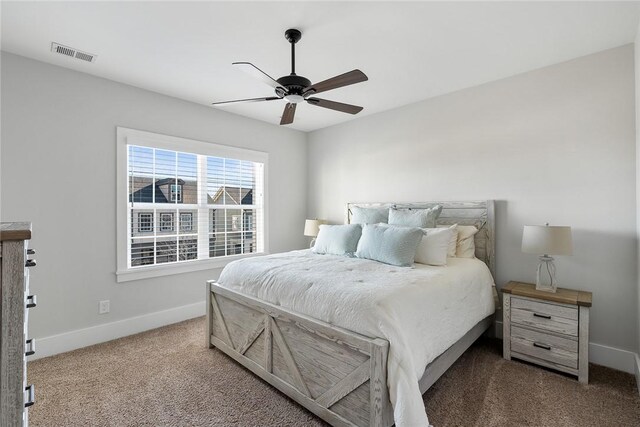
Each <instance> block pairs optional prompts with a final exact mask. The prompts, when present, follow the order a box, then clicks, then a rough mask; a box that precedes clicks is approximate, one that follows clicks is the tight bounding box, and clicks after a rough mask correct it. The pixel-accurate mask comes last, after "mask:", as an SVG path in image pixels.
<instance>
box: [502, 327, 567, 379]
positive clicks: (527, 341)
mask: <svg viewBox="0 0 640 427" xmlns="http://www.w3.org/2000/svg"><path fill="white" fill-rule="evenodd" d="M511 351H512V352H516V353H522V354H525V355H528V356H533V357H537V358H538V359H542V360H546V361H548V362H552V363H555V364H557V365H562V366H566V367H568V368H573V369H577V368H578V341H575V340H572V339H570V338H562V337H558V336H555V335H550V334H546V333H544V332H538V331H532V330H530V329H525V328H520V327H518V326H512V327H511Z"/></svg>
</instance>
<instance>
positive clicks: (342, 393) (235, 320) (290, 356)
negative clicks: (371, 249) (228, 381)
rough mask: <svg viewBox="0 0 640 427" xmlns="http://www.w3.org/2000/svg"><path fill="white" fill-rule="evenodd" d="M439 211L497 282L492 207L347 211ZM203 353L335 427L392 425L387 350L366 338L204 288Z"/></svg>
mask: <svg viewBox="0 0 640 427" xmlns="http://www.w3.org/2000/svg"><path fill="white" fill-rule="evenodd" d="M436 204H441V205H442V206H443V210H442V214H441V215H440V218H439V219H438V224H456V223H457V224H466V225H476V226H477V227H478V228H479V230H480V231H479V232H478V233H477V234H476V236H475V243H476V257H477V258H479V259H481V260H482V261H484V262H485V263H486V264H487V265H488V266H489V268H490V270H491V273H492V274H494V277H495V259H494V253H495V251H494V249H495V236H494V230H495V216H494V203H493V201H492V200H488V201H474V202H429V203H353V204H349V205H348V206H347V222H348V221H349V220H350V218H351V207H352V206H361V207H374V206H380V207H386V206H395V207H397V208H409V209H424V208H428V207H431V206H434V205H436ZM492 323H493V315H491V316H488V317H487V318H485V319H483V320H481V321H480V322H479V323H478V324H476V325H475V326H474V327H473V328H472V329H471V330H470V331H468V332H467V333H466V334H465V335H464V336H463V337H462V338H461V339H460V340H459V341H457V342H456V343H454V344H453V345H452V346H451V347H449V349H447V350H446V351H445V352H444V353H442V354H441V355H440V356H438V357H437V358H436V359H435V360H434V361H433V362H431V363H430V364H429V365H428V366H427V368H426V369H425V371H424V374H423V375H422V378H421V379H420V381H419V385H420V391H421V392H422V393H424V392H425V391H426V390H428V389H429V387H431V386H432V385H433V383H435V382H436V381H437V380H438V378H440V376H441V375H442V374H443V373H444V372H445V371H446V370H447V369H449V367H450V366H451V365H452V364H453V363H454V362H455V361H456V360H457V359H458V358H459V357H460V356H461V355H462V353H464V352H465V350H467V348H469V346H471V344H473V342H474V341H475V340H476V339H478V337H480V335H482V334H483V333H484V332H485V331H486V330H487V329H488V328H490V327H491V325H492ZM206 342H207V345H208V346H209V347H210V348H212V347H217V348H218V349H220V350H222V351H223V352H224V353H226V354H227V355H229V356H230V357H232V358H233V359H235V360H236V361H238V362H239V363H240V364H242V365H243V366H245V367H246V368H248V369H249V370H251V371H252V372H253V373H255V374H256V375H258V376H259V377H260V378H262V379H263V380H265V381H267V382H268V383H269V384H271V385H273V386H274V387H276V388H277V389H278V390H280V391H281V392H283V393H285V394H286V395H287V396H289V397H290V398H291V399H293V400H295V401H296V402H298V403H299V404H300V405H302V406H304V407H305V408H307V409H308V410H310V411H311V412H313V413H314V414H316V415H317V416H319V417H320V418H322V419H323V420H325V421H327V422H328V423H329V424H331V425H333V426H376V427H389V426H391V425H393V423H394V422H393V409H392V407H391V402H390V401H389V394H388V389H387V354H388V351H389V342H388V341H387V340H385V339H382V338H377V337H366V336H363V335H361V334H358V333H355V332H353V331H349V330H346V329H342V328H338V327H336V326H333V325H330V324H328V323H325V322H322V321H319V320H316V319H313V318H310V317H308V316H305V315H302V314H299V313H294V312H291V311H289V310H287V309H284V308H282V307H279V306H276V305H273V304H269V303H267V302H265V301H262V300H259V299H257V298H254V297H250V296H247V295H243V294H240V293H238V292H235V291H233V290H230V289H227V288H224V287H222V286H220V285H218V284H217V283H216V282H215V281H213V280H211V281H208V282H207V336H206Z"/></svg>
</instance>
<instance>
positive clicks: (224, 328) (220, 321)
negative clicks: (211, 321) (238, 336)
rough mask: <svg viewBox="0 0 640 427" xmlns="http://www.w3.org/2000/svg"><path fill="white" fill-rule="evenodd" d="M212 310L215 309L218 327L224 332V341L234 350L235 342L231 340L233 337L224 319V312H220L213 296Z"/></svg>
mask: <svg viewBox="0 0 640 427" xmlns="http://www.w3.org/2000/svg"><path fill="white" fill-rule="evenodd" d="M211 308H213V312H214V313H215V315H216V319H218V325H220V330H221V331H222V335H223V338H224V340H225V341H226V342H227V345H229V346H230V347H231V348H234V347H233V341H232V340H231V336H230V335H229V330H228V329H227V324H226V323H225V321H224V318H223V317H222V312H221V311H220V307H219V306H218V301H217V300H216V296H215V295H213V294H212V295H211Z"/></svg>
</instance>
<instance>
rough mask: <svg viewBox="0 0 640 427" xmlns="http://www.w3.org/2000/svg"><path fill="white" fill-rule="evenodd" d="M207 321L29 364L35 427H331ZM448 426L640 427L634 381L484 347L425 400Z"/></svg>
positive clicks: (436, 420)
mask: <svg viewBox="0 0 640 427" xmlns="http://www.w3.org/2000/svg"><path fill="white" fill-rule="evenodd" d="M204 324H205V322H204V318H198V319H194V320H189V321H186V322H182V323H178V324H176V325H171V326H167V327H164V328H160V329H156V330H153V331H149V332H145V333H142V334H138V335H134V336H131V337H126V338H122V339H119V340H115V341H111V342H108V343H105V344H100V345H96V346H93V347H88V348H85V349H81V350H76V351H73V352H70V353H66V354H61V355H58V356H53V357H50V358H46V359H41V360H36V361H34V362H30V363H29V381H30V382H32V383H35V384H36V404H35V406H33V407H32V408H31V410H30V424H31V426H32V427H38V426H47V427H63V426H64V427H72V426H83V427H85V426H194V427H195V426H322V425H325V424H324V423H323V422H322V421H320V420H319V419H318V418H316V417H315V416H314V415H313V414H311V413H309V412H308V411H306V410H305V409H303V408H301V407H300V406H298V405H297V404H296V403H294V402H293V401H291V400H289V398H287V397H286V396H284V395H283V394H281V393H280V392H278V391H277V390H275V389H274V388H272V387H271V386H269V385H268V384H267V383H265V382H263V381H262V380H260V379H258V378H257V377H255V376H254V375H253V374H252V373H251V372H249V371H248V370H246V369H244V368H243V367H242V366H240V365H239V364H237V363H235V362H234V361H233V360H232V359H230V358H228V357H227V356H225V355H224V354H223V353H221V352H220V351H218V350H216V349H208V348H206V347H205V338H204ZM424 401H425V405H426V407H427V413H428V414H429V418H430V421H431V422H432V423H433V424H434V425H435V426H436V427H444V426H581V427H584V426H599V427H602V426H640V398H639V397H638V391H637V389H636V385H635V379H634V377H633V376H632V375H629V374H625V373H621V372H618V371H613V370H611V369H607V368H603V367H600V366H595V365H592V366H591V371H590V383H589V385H587V386H582V385H580V384H578V382H577V381H576V380H574V379H572V378H570V377H567V376H564V375H561V374H557V373H554V372H551V371H547V370H544V369H541V368H538V367H535V366H531V365H527V364H524V363H521V362H515V361H506V360H504V359H502V357H501V348H500V342H498V341H492V340H484V341H481V342H478V343H476V344H475V345H474V346H473V347H471V349H470V350H469V351H467V352H466V353H465V354H464V355H463V356H462V357H461V358H460V360H458V361H457V362H456V364H455V365H454V366H452V367H451V369H450V370H449V371H448V372H447V373H446V374H445V375H444V376H443V377H442V378H441V379H440V380H439V381H438V382H437V383H436V384H435V385H434V386H433V387H432V388H431V389H430V390H429V391H428V392H427V393H426V394H425V396H424Z"/></svg>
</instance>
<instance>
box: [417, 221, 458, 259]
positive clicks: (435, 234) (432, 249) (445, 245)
mask: <svg viewBox="0 0 640 427" xmlns="http://www.w3.org/2000/svg"><path fill="white" fill-rule="evenodd" d="M422 230H423V231H424V233H425V234H424V236H422V240H421V241H420V244H419V245H418V250H417V251H416V258H415V262H417V263H420V264H429V265H446V264H447V253H448V252H449V242H450V241H451V235H452V234H454V233H453V229H451V228H449V227H448V228H423V229H422Z"/></svg>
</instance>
